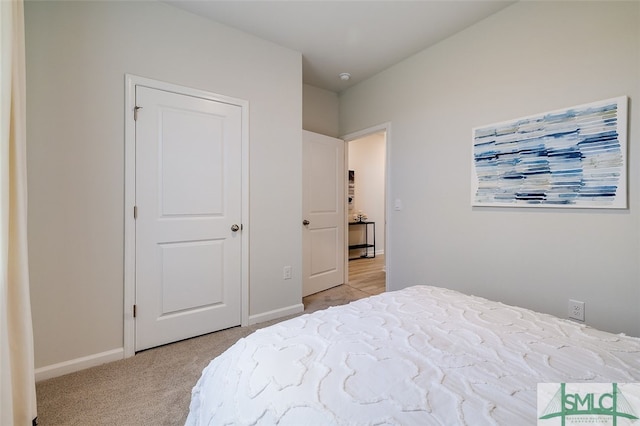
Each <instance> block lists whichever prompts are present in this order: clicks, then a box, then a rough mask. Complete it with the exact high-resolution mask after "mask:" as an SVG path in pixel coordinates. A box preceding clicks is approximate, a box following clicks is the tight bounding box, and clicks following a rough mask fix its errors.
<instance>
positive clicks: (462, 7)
mask: <svg viewBox="0 0 640 426" xmlns="http://www.w3.org/2000/svg"><path fill="white" fill-rule="evenodd" d="M165 2H166V3H169V4H171V5H173V6H175V7H178V8H180V9H184V10H187V11H190V12H192V13H195V14H198V15H201V16H204V17H207V18H210V19H212V20H214V21H217V22H219V23H222V24H225V25H228V26H230V27H234V28H236V29H239V30H241V31H244V32H247V33H250V34H253V35H255V36H257V37H260V38H262V39H265V40H269V41H271V42H273V43H276V44H279V45H281V46H284V47H288V48H290V49H293V50H296V51H298V52H301V53H302V66H303V68H302V75H303V81H304V83H306V84H309V85H312V86H316V87H319V88H322V89H326V90H330V91H333V92H336V93H339V92H341V91H342V90H345V89H347V88H348V87H350V86H353V85H354V84H357V83H359V82H361V81H363V80H365V79H367V78H369V77H371V76H373V75H375V74H377V73H378V72H380V71H382V70H384V69H386V68H388V67H390V66H391V65H393V64H396V63H398V62H400V61H401V60H403V59H406V58H408V57H409V56H411V55H413V54H415V53H418V52H419V51H421V50H424V49H426V48H427V47H429V46H432V45H434V44H436V43H438V42H439V41H441V40H443V39H445V38H447V37H449V36H451V35H453V34H455V33H457V32H459V31H461V30H463V29H464V28H467V27H469V26H470V25H473V24H474V23H476V22H478V21H480V20H482V19H484V18H486V17H487V16H489V15H492V14H494V13H496V12H497V11H499V10H501V9H503V8H505V7H507V6H509V5H511V4H512V3H514V1H506V0H491V1H490V0H471V1H462V0H440V1H435V0H422V1H416V0H414V1H402V0H395V1H366V0H342V1H326V0H325V1H313V0H298V1H271V0H259V1H250V0H249V1H247V0H235V1H218V0H165ZM344 72H347V73H350V74H351V79H350V80H348V81H343V80H341V79H340V77H339V74H340V73H344Z"/></svg>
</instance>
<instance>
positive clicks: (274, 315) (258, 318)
mask: <svg viewBox="0 0 640 426" xmlns="http://www.w3.org/2000/svg"><path fill="white" fill-rule="evenodd" d="M303 311H304V305H303V304H302V303H298V304H297V305H293V306H287V307H285V308H280V309H276V310H273V311H269V312H265V313H262V314H258V315H251V316H249V325H253V324H258V323H261V322H265V321H270V320H273V319H278V318H282V317H286V316H288V315H293V314H299V313H300V312H303Z"/></svg>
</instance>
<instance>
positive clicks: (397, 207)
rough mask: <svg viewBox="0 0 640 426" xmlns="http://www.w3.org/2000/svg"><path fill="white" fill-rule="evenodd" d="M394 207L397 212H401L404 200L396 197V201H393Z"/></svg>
mask: <svg viewBox="0 0 640 426" xmlns="http://www.w3.org/2000/svg"><path fill="white" fill-rule="evenodd" d="M393 209H394V210H395V211H397V212H399V211H400V210H402V200H401V199H399V198H396V201H395V202H394V203H393Z"/></svg>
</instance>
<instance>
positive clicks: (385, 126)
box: [340, 122, 391, 290]
mask: <svg viewBox="0 0 640 426" xmlns="http://www.w3.org/2000/svg"><path fill="white" fill-rule="evenodd" d="M382 131H384V132H385V134H386V137H385V139H386V141H385V153H384V155H385V167H384V175H385V176H384V194H385V202H384V204H385V206H384V220H385V223H384V254H385V256H384V269H385V271H386V279H385V287H386V288H385V290H389V256H387V252H388V250H389V227H388V226H387V222H388V218H389V217H391V216H390V213H391V207H390V206H391V204H390V202H389V188H390V187H391V182H390V178H389V176H390V175H391V173H389V170H390V167H391V158H390V155H389V152H390V149H389V146H390V143H391V122H386V123H382V124H378V125H377V126H373V127H368V128H366V129H362V130H359V131H357V132H353V133H349V134H346V135H344V136H342V137H341V138H340V139H342V140H344V142H345V144H346V145H347V146H345V150H344V152H345V169H347V170H348V169H349V148H348V145H349V142H351V141H354V140H356V139H362V138H364V137H365V136H369V135H372V134H374V133H378V132H382ZM345 204H346V203H345ZM347 221H348V215H347V214H346V208H345V222H347ZM345 226H347V225H346V224H345ZM345 244H346V245H347V246H348V244H349V233H348V232H345ZM347 253H349V252H348V251H347ZM348 257H349V256H345V268H344V273H345V281H344V282H348V281H349V259H348Z"/></svg>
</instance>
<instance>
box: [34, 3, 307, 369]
mask: <svg viewBox="0 0 640 426" xmlns="http://www.w3.org/2000/svg"><path fill="white" fill-rule="evenodd" d="M25 9H26V10H25V15H26V18H25V19H26V41H27V46H26V49H27V96H28V98H27V101H28V104H27V136H28V140H27V143H28V184H29V255H30V261H31V265H30V267H31V269H30V273H31V295H32V307H33V323H34V336H35V351H36V367H43V366H50V365H53V364H57V363H68V362H70V363H73V362H75V361H74V360H77V359H78V358H81V357H91V356H95V355H96V354H101V353H104V352H109V351H113V350H116V351H117V350H118V349H121V348H122V347H123V255H124V254H123V250H124V248H123V247H124V242H123V232H124V230H123V228H124V219H123V214H124V212H123V209H124V206H123V202H124V201H123V198H124V99H125V97H124V94H125V93H124V76H125V73H132V74H135V75H139V76H143V77H148V78H153V79H157V80H162V81H166V82H169V83H174V84H179V85H183V86H188V87H193V88H197V89H202V90H208V91H211V92H214V93H218V94H222V95H226V96H230V97H234V98H240V99H244V100H247V101H249V103H250V118H249V123H250V130H249V131H250V142H249V144H250V153H249V161H250V171H249V180H250V182H249V186H250V222H249V231H248V232H249V239H250V253H249V256H250V265H249V273H250V277H249V278H250V294H249V300H250V309H249V315H251V316H252V317H259V316H260V315H262V314H269V313H270V312H273V311H276V312H278V310H280V309H286V308H289V307H291V306H296V305H299V304H300V303H301V295H302V284H301V264H302V263H301V262H302V261H301V250H300V247H301V230H300V222H301V220H302V219H301V202H302V201H301V185H300V176H301V162H300V159H301V146H300V140H301V128H302V71H301V70H302V66H301V55H300V53H298V52H294V51H291V50H288V49H285V48H282V47H279V46H276V45H274V44H272V43H269V42H266V41H264V40H260V39H257V38H255V37H251V36H248V35H246V34H244V33H241V32H238V31H236V30H233V29H230V28H228V27H224V26H222V25H218V24H215V23H213V22H211V21H209V20H205V19H203V18H199V17H197V16H195V15H191V14H189V13H186V12H183V11H181V10H178V9H175V8H172V7H171V6H168V5H166V4H162V3H156V2H57V1H46V2H33V1H29V2H26V5H25ZM284 265H292V266H293V271H294V273H293V279H292V280H287V281H284V280H283V279H282V267H283V266H284Z"/></svg>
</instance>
